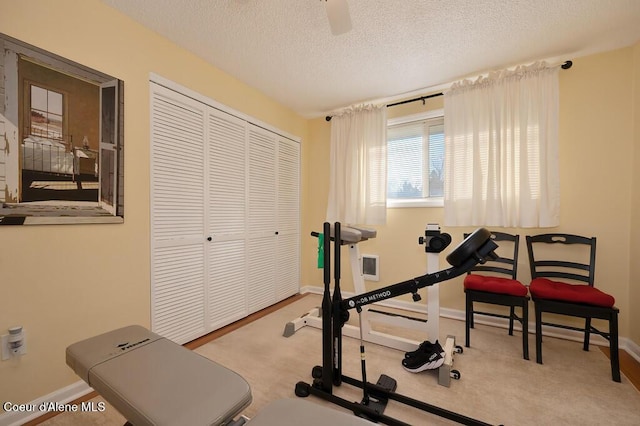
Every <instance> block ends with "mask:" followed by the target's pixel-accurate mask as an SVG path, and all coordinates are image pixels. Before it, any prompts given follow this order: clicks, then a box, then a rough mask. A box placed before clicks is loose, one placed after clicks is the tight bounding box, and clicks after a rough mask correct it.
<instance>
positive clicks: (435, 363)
mask: <svg viewBox="0 0 640 426" xmlns="http://www.w3.org/2000/svg"><path fill="white" fill-rule="evenodd" d="M442 364H444V356H443V354H441V353H440V352H438V351H435V352H431V353H424V352H423V353H419V354H417V355H415V356H412V357H409V358H405V359H403V360H402V366H403V367H404V369H405V370H407V371H410V372H412V373H419V372H421V371H425V370H435V369H436V368H438V367H440V366H441V365H442Z"/></svg>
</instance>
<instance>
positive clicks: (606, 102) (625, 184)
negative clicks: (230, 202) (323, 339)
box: [302, 45, 640, 343]
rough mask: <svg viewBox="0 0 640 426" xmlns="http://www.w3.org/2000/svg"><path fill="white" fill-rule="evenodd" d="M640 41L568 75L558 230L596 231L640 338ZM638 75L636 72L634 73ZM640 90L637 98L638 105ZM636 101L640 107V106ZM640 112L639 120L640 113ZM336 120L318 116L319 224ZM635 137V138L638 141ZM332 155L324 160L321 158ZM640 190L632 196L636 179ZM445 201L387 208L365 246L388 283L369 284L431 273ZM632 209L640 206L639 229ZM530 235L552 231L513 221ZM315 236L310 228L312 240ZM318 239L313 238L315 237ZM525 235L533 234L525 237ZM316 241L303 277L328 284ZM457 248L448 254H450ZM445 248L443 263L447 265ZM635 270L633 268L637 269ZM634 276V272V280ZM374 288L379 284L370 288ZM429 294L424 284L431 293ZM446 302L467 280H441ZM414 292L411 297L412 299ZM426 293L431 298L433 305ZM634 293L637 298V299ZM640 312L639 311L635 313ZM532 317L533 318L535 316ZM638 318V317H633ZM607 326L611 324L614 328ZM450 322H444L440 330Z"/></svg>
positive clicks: (601, 257) (435, 103)
mask: <svg viewBox="0 0 640 426" xmlns="http://www.w3.org/2000/svg"><path fill="white" fill-rule="evenodd" d="M639 49H640V48H639V47H638V46H637V45H636V47H635V48H625V49H620V50H615V51H611V52H607V53H603V54H599V55H593V56H588V57H584V58H575V59H574V66H573V68H571V69H570V70H566V71H561V73H560V105H561V107H560V135H559V136H560V178H561V225H560V226H559V227H557V228H553V229H552V231H558V232H567V233H576V234H583V235H593V236H596V237H597V238H598V255H597V268H596V279H597V281H598V287H599V288H601V289H602V290H604V291H607V292H610V293H611V294H613V295H614V296H615V298H616V305H617V306H618V307H619V308H620V335H621V336H623V337H631V338H633V340H634V341H635V342H636V343H639V342H640V339H639V338H638V334H639V333H640V326H638V324H640V320H639V318H638V314H632V312H633V311H634V310H635V311H637V309H636V308H635V306H636V304H637V302H639V301H640V299H639V297H638V295H639V293H640V291H639V290H638V289H637V287H638V286H633V285H631V284H630V282H638V278H640V269H638V268H639V266H637V263H638V262H634V263H635V264H636V265H634V266H631V267H630V260H631V259H633V258H637V257H638V255H640V244H639V242H638V236H637V234H638V232H640V213H638V210H640V204H639V203H640V201H639V200H640V196H639V195H638V194H640V189H639V187H640V185H639V184H638V182H640V176H639V174H640V168H639V166H638V164H639V160H638V159H637V158H636V160H635V165H634V161H633V155H632V153H633V152H634V143H635V145H637V144H638V130H637V129H636V133H635V136H634V120H633V116H632V110H633V106H634V104H633V102H634V100H633V98H632V96H631V91H630V87H631V86H632V83H633V81H634V75H635V81H636V83H637V81H638V69H637V66H636V68H635V71H634V66H633V59H634V52H635V58H636V61H637V59H638V56H639V54H638V53H637V51H638V50H639ZM634 73H635V74H634ZM637 98H638V96H637V93H636V100H635V105H636V107H637V106H638V99H637ZM436 108H442V98H441V97H440V98H434V99H432V100H429V101H428V102H427V105H426V106H422V104H421V103H420V102H415V103H412V104H407V105H404V106H401V107H394V108H390V109H389V116H390V117H394V116H401V115H408V114H414V113H417V112H420V111H424V110H429V109H436ZM636 109H637V108H636ZM637 116H638V114H637V112H636V121H637ZM329 128H330V125H329V124H328V123H326V122H325V121H324V119H317V120H314V121H313V122H312V125H311V131H312V140H311V142H312V145H313V148H312V149H313V155H314V159H315V160H314V164H313V166H312V167H313V172H312V174H311V180H310V190H311V191H313V193H314V195H315V196H317V197H318V198H317V199H316V200H315V201H314V203H313V205H312V204H308V205H307V206H306V207H307V209H306V210H305V217H306V218H308V219H307V221H306V223H307V224H308V225H310V226H311V227H312V228H314V229H316V230H318V229H319V228H320V227H321V226H322V222H323V220H324V213H325V209H326V191H327V189H326V183H325V182H326V179H327V178H328V177H327V173H328V165H327V164H326V163H327V158H328V151H329V138H330V131H329ZM634 137H635V140H634ZM322 162H324V164H322ZM634 180H635V182H636V196H635V197H633V198H632V190H633V188H632V182H633V181H634ZM442 210H443V209H442V208H421V209H416V208H396V209H389V210H388V217H387V224H386V225H385V226H380V227H378V238H376V239H375V240H370V241H367V242H364V243H362V244H361V246H360V251H361V253H369V254H377V255H379V256H380V282H379V283H367V286H368V288H371V289H373V288H375V287H382V286H385V285H389V284H393V283H396V282H400V281H404V280H406V279H409V278H412V277H414V276H417V275H421V274H423V273H424V272H425V271H426V257H425V254H424V250H423V248H422V247H421V246H418V244H417V239H418V237H419V236H420V235H422V234H423V232H424V229H425V225H426V224H427V223H431V222H433V223H442V219H443V211H442ZM632 211H634V212H635V215H634V218H635V219H634V222H633V228H632V225H631V223H632ZM442 229H443V232H448V233H450V234H451V235H452V237H453V244H452V246H451V248H453V247H454V246H455V244H457V243H458V242H460V240H461V238H462V234H463V233H464V232H469V231H471V230H473V228H457V227H456V228H445V227H443V228H442ZM507 231H508V232H509V231H511V232H518V233H520V234H521V235H527V234H534V233H539V232H548V229H507ZM306 235H308V233H307V234H303V239H304V238H305V237H306ZM632 235H635V246H634V247H635V256H633V257H632V256H631V252H630V244H631V236H632ZM309 239H311V238H307V240H309ZM523 240H524V238H523ZM314 244H315V241H314V242H309V241H307V242H304V241H303V253H302V255H303V271H305V272H304V274H303V284H306V285H314V286H320V285H321V284H322V275H321V273H320V272H318V271H317V270H315V247H314ZM446 253H448V252H445V254H446ZM520 253H521V256H520V262H519V278H520V279H521V280H523V281H525V282H527V281H528V280H530V273H529V265H528V261H527V258H526V247H525V244H524V241H522V242H521V247H520ZM444 257H445V256H441V267H442V268H444V267H445V263H444V262H445V260H444ZM342 264H343V265H344V266H343V270H342V277H343V279H342V284H343V286H344V287H343V288H344V289H345V290H346V291H352V290H353V285H352V280H351V278H350V274H351V272H350V269H349V266H348V257H347V251H346V249H344V248H343V256H342ZM630 269H631V272H630ZM630 274H633V275H634V277H635V280H633V281H632V280H631V278H630ZM369 286H370V287H369ZM422 294H423V295H424V292H423V293H422ZM440 296H441V297H440V300H441V306H442V307H445V308H453V309H458V310H464V294H463V291H462V284H461V278H458V279H454V280H451V281H448V282H447V283H445V284H443V285H441V286H440ZM404 299H405V300H410V298H409V297H404ZM425 300H426V297H423V302H422V303H424V302H425ZM634 301H635V302H636V303H634ZM632 315H635V317H632ZM531 320H533V318H531ZM632 324H633V325H632ZM605 329H606V327H605ZM443 332H446V330H444V331H443V330H441V333H443Z"/></svg>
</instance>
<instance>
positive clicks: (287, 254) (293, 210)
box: [276, 138, 300, 300]
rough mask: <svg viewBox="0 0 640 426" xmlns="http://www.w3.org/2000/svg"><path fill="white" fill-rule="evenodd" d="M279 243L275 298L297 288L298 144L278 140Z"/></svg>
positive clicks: (293, 292) (298, 272) (298, 225)
mask: <svg viewBox="0 0 640 426" xmlns="http://www.w3.org/2000/svg"><path fill="white" fill-rule="evenodd" d="M277 169H278V195H277V199H278V242H277V250H276V252H277V261H276V264H277V271H276V297H277V299H278V300H281V299H284V298H286V297H289V296H291V295H293V294H296V293H297V292H298V291H299V289H300V266H299V265H300V188H299V182H300V144H299V143H297V142H294V141H291V140H288V139H283V138H280V139H279V140H278V162H277Z"/></svg>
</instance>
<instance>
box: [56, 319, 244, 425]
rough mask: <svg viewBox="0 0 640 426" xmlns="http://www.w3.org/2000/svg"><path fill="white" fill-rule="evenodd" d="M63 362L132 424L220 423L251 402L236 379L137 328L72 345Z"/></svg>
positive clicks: (200, 358) (226, 372)
mask: <svg viewBox="0 0 640 426" xmlns="http://www.w3.org/2000/svg"><path fill="white" fill-rule="evenodd" d="M66 361H67V364H68V365H69V367H71V368H72V369H73V370H74V371H75V372H76V374H78V376H80V377H81V378H82V379H83V380H84V381H85V382H87V384H89V386H91V387H92V388H93V389H95V390H96V391H97V392H98V393H99V394H100V395H102V396H103V397H104V399H105V400H106V401H107V402H109V403H110V404H111V405H113V407H114V408H116V409H117V410H118V411H119V412H120V413H121V414H122V415H123V416H124V417H125V418H126V419H127V420H128V421H129V422H131V423H133V424H135V425H136V426H139V425H222V424H225V423H227V422H229V421H230V420H232V419H233V418H234V417H235V416H237V415H238V414H239V413H240V412H242V410H244V408H246V407H247V406H248V405H249V404H250V403H251V390H250V388H249V384H248V383H247V382H246V381H245V380H244V379H243V378H242V377H241V376H240V375H238V374H237V373H235V372H233V371H231V370H229V369H228V368H226V367H223V366H221V365H220V364H217V363H216V362H214V361H211V360H210V359H207V358H205V357H203V356H201V355H199V354H197V353H195V352H193V351H191V350H189V349H186V348H184V347H182V346H180V345H178V344H176V343H174V342H172V341H170V340H168V339H165V338H163V337H161V336H159V335H157V334H155V333H152V332H150V331H148V330H147V329H145V328H143V327H140V326H129V327H124V328H120V329H117V330H113V331H110V332H107V333H104V334H101V335H99V336H95V337H92V338H89V339H86V340H82V341H80V342H78V343H74V344H73V345H71V346H69V347H68V348H67V351H66Z"/></svg>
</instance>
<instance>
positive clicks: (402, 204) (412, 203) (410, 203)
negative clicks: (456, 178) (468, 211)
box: [387, 198, 444, 209]
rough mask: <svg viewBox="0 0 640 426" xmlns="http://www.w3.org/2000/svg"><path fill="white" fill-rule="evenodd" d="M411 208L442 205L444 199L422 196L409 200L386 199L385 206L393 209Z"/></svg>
mask: <svg viewBox="0 0 640 426" xmlns="http://www.w3.org/2000/svg"><path fill="white" fill-rule="evenodd" d="M407 207H409V208H411V207H444V199H443V198H422V199H409V200H398V199H394V200H392V199H387V208H388V209H395V208H407Z"/></svg>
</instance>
